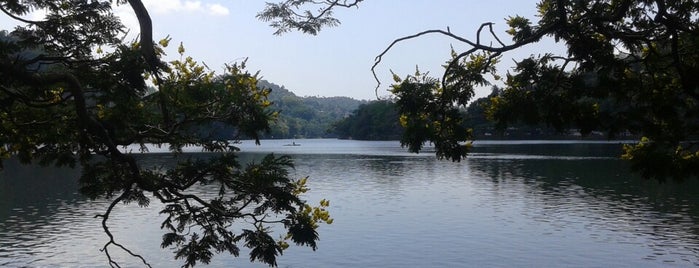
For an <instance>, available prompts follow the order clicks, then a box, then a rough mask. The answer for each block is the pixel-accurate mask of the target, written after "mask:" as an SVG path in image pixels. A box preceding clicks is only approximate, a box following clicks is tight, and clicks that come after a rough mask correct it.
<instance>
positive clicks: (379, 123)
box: [332, 100, 403, 140]
mask: <svg viewBox="0 0 699 268" xmlns="http://www.w3.org/2000/svg"><path fill="white" fill-rule="evenodd" d="M399 117H400V115H399V114H398V111H397V110H396V105H395V103H394V102H393V101H390V100H377V101H372V102H369V103H367V104H362V105H360V106H359V108H358V109H357V110H355V111H354V112H352V114H351V115H350V116H349V117H347V118H345V119H343V120H341V121H339V122H337V123H335V125H334V126H333V129H332V132H333V133H335V134H337V135H338V137H339V138H342V139H357V140H398V139H400V137H401V135H402V134H403V127H401V126H400V123H399Z"/></svg>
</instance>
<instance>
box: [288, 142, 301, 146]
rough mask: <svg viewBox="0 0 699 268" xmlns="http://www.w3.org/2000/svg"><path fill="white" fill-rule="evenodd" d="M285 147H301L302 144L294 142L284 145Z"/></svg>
mask: <svg viewBox="0 0 699 268" xmlns="http://www.w3.org/2000/svg"><path fill="white" fill-rule="evenodd" d="M284 146H301V144H300V143H296V142H293V141H292V142H291V143H288V144H284Z"/></svg>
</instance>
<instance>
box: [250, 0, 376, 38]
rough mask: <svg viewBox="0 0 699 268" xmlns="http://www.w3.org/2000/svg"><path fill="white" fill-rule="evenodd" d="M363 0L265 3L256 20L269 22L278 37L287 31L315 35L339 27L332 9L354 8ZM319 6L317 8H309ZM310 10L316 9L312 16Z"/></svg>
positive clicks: (307, 0) (301, 0) (300, 0)
mask: <svg viewBox="0 0 699 268" xmlns="http://www.w3.org/2000/svg"><path fill="white" fill-rule="evenodd" d="M362 1H363V0H353V1H348V0H331V1H313V0H285V1H282V2H279V3H269V2H267V3H265V5H266V6H265V9H264V10H263V11H262V12H260V13H258V14H257V18H258V19H260V20H262V21H267V22H270V26H271V27H272V28H276V29H277V30H276V31H275V32H274V34H276V35H280V34H283V33H286V32H289V31H300V32H302V33H306V34H312V35H316V34H318V32H319V31H320V30H321V29H322V28H323V27H334V26H338V25H340V20H338V19H336V18H334V17H333V8H334V7H356V6H357V4H358V3H359V2H362ZM316 6H320V7H319V8H311V7H316ZM311 9H318V11H317V12H316V13H315V14H314V13H313V12H311V11H310V10H311Z"/></svg>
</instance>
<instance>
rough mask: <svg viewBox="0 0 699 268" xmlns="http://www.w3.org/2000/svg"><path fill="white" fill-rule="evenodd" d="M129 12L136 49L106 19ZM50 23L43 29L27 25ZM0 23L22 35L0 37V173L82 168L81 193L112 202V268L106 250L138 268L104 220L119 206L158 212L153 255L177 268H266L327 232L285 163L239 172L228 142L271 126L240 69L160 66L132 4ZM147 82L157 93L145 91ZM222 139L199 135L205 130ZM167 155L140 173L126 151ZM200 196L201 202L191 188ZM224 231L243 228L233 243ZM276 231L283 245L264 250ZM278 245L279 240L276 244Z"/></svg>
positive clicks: (51, 10)
mask: <svg viewBox="0 0 699 268" xmlns="http://www.w3.org/2000/svg"><path fill="white" fill-rule="evenodd" d="M115 4H128V5H129V6H131V7H132V9H133V10H134V13H135V14H136V16H137V18H138V21H139V23H140V30H141V31H140V40H139V41H138V42H123V41H122V37H123V34H124V28H123V26H122V24H121V23H120V22H119V20H118V18H117V17H116V16H115V15H114V13H113V11H112V6H113V5H115ZM35 10H44V11H46V14H47V15H46V17H45V18H44V19H42V20H40V21H31V20H27V19H24V18H23V17H24V16H25V15H27V14H28V13H30V12H32V11H35ZM0 11H2V12H3V13H4V14H5V15H6V16H7V17H9V18H11V19H14V20H15V21H16V22H17V23H19V24H20V26H18V27H16V28H15V29H13V30H12V31H9V32H8V31H6V29H2V30H3V31H2V33H1V34H0V164H1V163H2V162H1V160H2V159H7V158H10V157H16V158H18V159H20V160H21V161H22V162H24V163H29V162H38V163H40V164H44V165H58V166H71V167H72V166H76V165H79V166H81V169H82V175H81V177H80V192H81V193H82V194H84V195H86V196H88V197H90V198H93V199H95V198H109V199H111V200H112V202H111V203H110V205H109V206H108V207H107V208H106V211H105V212H104V213H103V214H100V215H97V216H98V217H101V219H102V228H103V229H104V232H105V233H106V234H107V237H108V240H107V242H106V243H105V245H104V247H103V248H102V249H103V251H104V252H105V254H106V257H107V260H108V263H109V265H110V266H112V267H119V263H118V260H116V259H114V258H113V256H114V255H112V253H113V252H112V250H113V249H115V248H116V249H118V250H123V251H126V252H127V253H129V254H131V255H132V256H134V257H137V258H140V259H141V260H142V261H143V263H144V265H147V266H150V265H148V262H147V260H145V259H144V258H143V257H141V256H140V255H138V254H137V253H136V252H132V251H130V250H129V249H128V245H123V244H120V243H119V242H118V238H117V237H115V236H114V235H113V234H112V233H111V232H110V228H109V224H108V220H109V218H110V216H111V215H112V211H113V209H114V208H115V206H117V205H118V204H119V203H129V202H136V203H138V204H139V205H141V206H148V205H149V204H150V202H151V201H152V200H155V201H157V202H160V203H162V204H164V208H163V210H162V211H161V214H162V215H163V217H164V219H163V222H162V224H161V228H162V229H163V230H164V235H163V239H162V247H164V248H170V249H172V250H174V254H175V258H177V259H182V260H183V262H184V266H193V265H195V264H196V263H208V262H209V261H210V260H211V258H212V257H213V255H214V254H215V253H221V252H228V253H230V254H232V255H235V256H238V255H239V253H240V249H239V247H240V246H243V247H247V248H249V249H250V256H249V257H250V260H251V261H260V262H263V263H266V264H269V265H271V266H275V265H276V257H277V256H278V255H280V254H282V252H284V250H285V249H286V248H287V247H288V241H291V242H293V243H296V244H298V245H304V246H309V247H311V248H313V249H316V247H317V240H318V233H317V228H318V224H320V223H330V222H332V219H331V218H329V216H328V212H327V211H326V210H325V208H326V207H327V206H328V202H327V201H321V204H320V205H319V206H317V207H311V206H310V204H308V203H307V202H306V201H304V200H302V199H301V197H300V195H301V194H302V193H303V192H305V191H306V190H308V189H307V188H306V186H305V182H306V179H299V180H295V179H292V178H290V177H289V173H288V169H289V168H290V167H292V162H291V160H290V158H289V157H286V156H281V157H279V156H274V155H268V156H266V157H265V158H264V159H263V160H261V161H259V162H258V163H249V164H246V165H243V164H242V163H240V162H239V161H238V160H237V158H236V154H235V153H234V152H235V151H237V148H235V147H234V144H235V143H234V142H232V141H236V140H237V139H238V138H239V137H240V136H241V135H245V136H246V137H250V138H253V139H255V140H256V141H258V142H259V140H258V139H259V133H260V132H263V131H265V130H268V129H269V121H270V120H271V119H273V114H272V112H271V111H269V110H268V109H267V108H266V107H268V106H269V104H270V102H269V100H268V94H269V91H268V90H265V89H261V88H258V87H257V82H258V77H257V75H252V74H250V73H248V72H247V71H245V63H244V62H243V63H240V64H233V65H229V66H226V68H225V70H224V73H223V74H221V75H216V74H214V72H212V71H210V70H208V69H207V68H206V67H205V66H203V65H202V64H199V63H198V62H196V61H195V60H194V59H192V58H191V57H188V56H186V55H185V49H184V46H182V44H180V46H179V48H178V49H177V51H178V53H179V54H180V57H181V58H180V59H179V60H175V61H171V62H162V61H161V60H160V57H161V55H162V54H163V51H164V50H165V49H166V48H167V47H168V44H169V42H170V39H169V38H166V39H162V40H160V41H159V42H157V43H156V42H153V37H152V31H151V24H152V22H151V19H150V16H149V15H148V12H147V10H146V9H145V7H144V6H143V3H141V1H139V0H128V1H124V0H118V1H78V0H75V1H39V0H36V1H34V0H30V1H18V0H10V1H2V2H0ZM149 80H150V81H152V84H153V85H154V87H155V89H156V90H152V89H149V87H148V86H147V83H146V81H149ZM215 125H225V126H228V131H226V132H218V133H217V134H216V135H214V134H213V133H212V132H207V131H203V129H202V126H215ZM147 143H152V144H159V145H165V146H168V148H169V150H170V152H171V154H172V155H173V160H172V161H173V162H174V164H173V165H172V166H171V167H164V168H161V169H152V168H146V167H144V166H142V165H141V163H139V161H137V158H135V157H134V154H132V153H131V152H126V151H125V150H124V149H122V148H123V147H122V146H127V145H140V146H141V150H140V151H142V152H143V151H146V150H147V149H146V146H145V145H146V144H147ZM186 145H195V146H200V147H202V148H203V149H204V150H205V151H208V152H217V154H211V155H209V156H210V157H207V158H206V159H195V158H190V157H185V156H183V155H181V154H180V153H181V152H182V148H183V147H184V146H186ZM202 185H204V186H208V187H210V189H212V191H211V193H210V194H207V195H206V196H203V195H198V194H194V193H193V192H192V191H191V190H192V187H195V186H197V187H200V186H202ZM232 226H236V227H240V229H234V228H232ZM273 226H278V227H279V228H280V229H282V230H285V232H287V233H288V235H287V234H281V235H282V236H281V237H279V238H274V237H272V236H271V228H272V227H273ZM285 235H286V236H285Z"/></svg>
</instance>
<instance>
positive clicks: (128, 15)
mask: <svg viewBox="0 0 699 268" xmlns="http://www.w3.org/2000/svg"><path fill="white" fill-rule="evenodd" d="M267 1H271V2H274V1H277V0H267ZM143 2H144V3H145V5H146V7H147V8H148V10H149V12H150V15H151V17H152V20H153V31H154V39H155V40H156V41H157V40H159V39H161V38H164V37H166V36H170V37H171V38H172V41H171V44H179V43H180V42H182V43H183V44H184V47H185V49H186V55H188V56H192V57H193V58H194V59H195V60H198V61H200V62H204V63H205V64H206V65H207V66H209V67H210V68H211V69H212V70H216V71H217V72H219V73H220V72H221V70H223V66H224V65H225V64H227V63H234V62H240V61H242V60H243V59H245V58H247V59H248V60H247V66H248V70H249V71H251V72H256V71H260V74H261V76H262V78H263V79H265V80H268V81H270V82H272V83H275V84H278V85H283V86H285V88H286V89H289V90H291V91H292V92H294V93H295V94H296V95H299V96H324V97H330V96H347V97H352V98H355V99H367V100H371V99H376V96H377V94H378V95H379V96H387V95H389V93H388V91H387V90H388V89H389V86H390V84H391V83H392V81H393V80H392V76H391V73H390V71H393V72H394V73H396V74H398V75H399V76H401V77H405V76H406V75H408V74H413V73H414V72H415V68H416V66H417V67H418V68H419V69H420V71H422V72H429V73H430V74H431V75H432V76H434V77H441V75H442V71H443V67H442V65H443V64H444V62H445V61H446V60H447V59H449V57H450V56H449V55H450V48H451V47H452V46H453V47H454V48H455V49H456V50H457V52H458V51H464V50H466V49H468V48H470V47H468V46H465V45H464V44H461V43H459V42H458V41H456V40H453V39H448V38H446V37H444V36H440V35H430V36H423V37H421V38H419V39H412V40H409V41H405V42H403V43H400V44H398V45H397V46H396V47H394V48H393V49H392V50H391V51H389V52H388V53H387V54H386V56H384V57H383V60H382V62H381V63H380V64H379V65H378V67H377V74H378V78H379V80H380V81H381V85H380V86H379V87H378V90H376V89H377V82H376V80H375V79H374V77H373V75H372V73H371V71H370V69H371V66H372V65H373V64H374V60H375V57H376V56H377V55H379V54H380V53H381V52H382V51H383V50H384V49H385V48H386V47H387V46H388V45H389V44H390V43H391V42H392V41H393V40H395V39H397V38H400V37H403V36H406V35H411V34H415V33H418V32H421V31H424V30H430V29H442V30H445V29H446V28H447V27H449V29H450V30H451V32H452V33H455V34H459V35H461V36H463V37H467V38H471V39H473V38H475V36H476V30H477V29H478V27H479V26H480V25H481V24H482V23H484V22H493V23H495V31H496V32H497V33H499V34H501V36H500V37H501V38H502V39H503V41H507V40H509V36H507V35H506V34H505V30H506V29H507V25H506V23H505V19H506V18H507V17H508V16H512V15H521V16H525V17H527V18H530V19H531V20H533V21H536V17H535V16H534V14H535V12H536V3H537V2H538V1H535V0H490V1H482V0H479V1H475V0H410V1H405V0H366V1H364V2H362V3H361V4H360V7H359V8H350V9H344V8H341V9H337V10H336V11H335V17H336V18H338V19H339V20H340V21H341V25H339V26H337V27H332V28H324V29H323V30H322V31H321V32H320V33H319V34H318V35H317V36H312V35H307V34H302V33H298V32H289V33H286V34H283V35H281V36H276V35H273V32H274V29H273V28H271V27H269V26H268V23H266V22H263V21H260V20H258V19H256V18H255V15H256V14H257V13H258V12H260V11H261V10H263V8H264V5H265V1H262V0H227V1H226V0H197V1H191V0H143ZM115 12H116V13H117V14H119V16H120V17H121V18H122V22H123V23H124V24H125V25H126V26H127V27H129V28H131V30H130V34H131V36H135V34H137V33H138V23H137V21H136V18H135V16H134V15H133V12H132V10H131V9H130V7H129V6H120V7H117V8H116V11H115ZM33 16H39V15H33ZM0 17H1V18H0V23H1V24H2V27H0V28H3V29H8V28H9V27H6V25H7V26H9V24H10V23H12V22H11V21H9V20H8V19H7V18H6V17H3V16H0ZM555 47H556V46H555V45H554V44H553V42H548V43H547V42H544V43H543V44H538V45H536V46H530V47H525V48H524V49H521V50H518V51H517V52H514V53H510V54H505V55H504V57H503V60H502V64H500V65H499V66H498V68H499V69H500V71H501V72H505V71H507V69H508V68H511V66H512V60H511V59H512V58H515V59H516V58H522V57H525V56H528V55H530V54H537V53H543V52H545V51H547V50H552V49H555ZM170 48H171V50H169V51H168V54H169V56H168V57H169V59H176V58H177V57H179V55H178V54H177V52H176V48H177V46H172V45H171V46H170ZM375 90H376V91H375ZM488 93H490V88H479V89H478V90H477V91H476V97H483V96H486V95H487V94H488Z"/></svg>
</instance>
